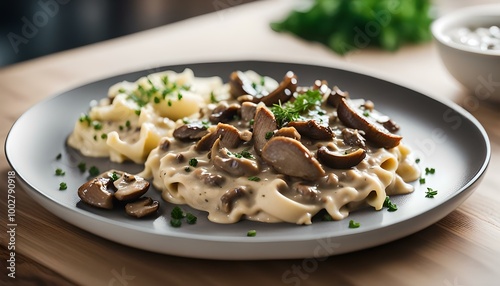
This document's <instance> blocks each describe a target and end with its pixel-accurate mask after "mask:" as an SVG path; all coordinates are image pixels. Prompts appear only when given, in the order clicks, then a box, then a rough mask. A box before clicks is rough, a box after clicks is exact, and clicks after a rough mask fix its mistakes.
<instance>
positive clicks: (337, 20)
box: [271, 0, 432, 55]
mask: <svg viewBox="0 0 500 286" xmlns="http://www.w3.org/2000/svg"><path fill="white" fill-rule="evenodd" d="M430 2H431V1H430V0H314V2H313V4H312V6H311V7H310V8H308V9H307V10H303V11H299V10H294V11H292V12H291V13H290V14H289V15H288V16H287V17H286V18H285V19H284V20H283V21H281V22H274V23H271V28H272V29H273V30H275V31H277V32H289V33H292V34H295V35H297V36H299V37H301V38H303V39H306V40H308V41H316V42H320V43H322V44H324V45H326V46H328V47H329V48H331V49H332V50H333V51H335V52H336V53H338V54H341V55H343V54H346V53H347V52H349V51H352V50H355V49H363V48H366V47H369V46H377V47H381V48H383V49H385V50H390V51H394V50H397V49H398V48H399V47H400V46H401V45H402V44H404V43H419V42H425V41H429V40H430V39H431V38H432V35H431V31H430V24H431V22H432V18H431V17H430V7H431V3H430Z"/></svg>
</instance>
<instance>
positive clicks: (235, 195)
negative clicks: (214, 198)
mask: <svg viewBox="0 0 500 286" xmlns="http://www.w3.org/2000/svg"><path fill="white" fill-rule="evenodd" d="M247 188H248V187H245V186H241V187H238V188H234V189H232V190H227V191H226V192H225V193H224V194H223V195H222V196H221V197H220V201H221V203H222V205H221V209H222V211H224V212H226V213H229V212H231V210H232V209H233V205H234V202H235V201H236V200H238V199H240V198H242V197H244V196H245V195H246V194H247V193H248V190H247Z"/></svg>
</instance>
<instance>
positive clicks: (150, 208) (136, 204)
mask: <svg viewBox="0 0 500 286" xmlns="http://www.w3.org/2000/svg"><path fill="white" fill-rule="evenodd" d="M159 207H160V204H159V203H158V201H155V200H153V199H152V198H150V197H142V198H140V199H138V200H137V201H133V202H131V203H128V204H126V205H125V212H127V214H128V215H131V216H133V217H136V218H141V217H145V216H148V215H152V214H154V213H155V212H156V211H157V210H158V208H159Z"/></svg>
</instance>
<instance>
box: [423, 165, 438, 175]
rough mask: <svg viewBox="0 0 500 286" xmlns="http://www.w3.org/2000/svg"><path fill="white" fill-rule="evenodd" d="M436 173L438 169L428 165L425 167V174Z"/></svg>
mask: <svg viewBox="0 0 500 286" xmlns="http://www.w3.org/2000/svg"><path fill="white" fill-rule="evenodd" d="M435 173H436V169H434V168H428V167H426V168H425V174H426V175H429V174H430V175H433V174H435Z"/></svg>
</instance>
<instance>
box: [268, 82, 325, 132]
mask: <svg viewBox="0 0 500 286" xmlns="http://www.w3.org/2000/svg"><path fill="white" fill-rule="evenodd" d="M322 100H323V96H322V95H321V92H320V91H319V90H308V91H306V92H305V93H303V94H300V95H299V96H297V98H295V100H294V101H288V102H286V103H285V104H281V103H280V104H275V105H273V106H272V107H271V111H272V112H273V114H274V117H275V118H276V122H277V123H278V126H280V127H282V126H284V125H285V124H286V123H288V122H291V121H295V120H297V119H299V118H300V115H301V114H302V113H304V112H305V111H308V110H310V109H312V108H313V107H316V106H319V105H320V104H321V101H322Z"/></svg>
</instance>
